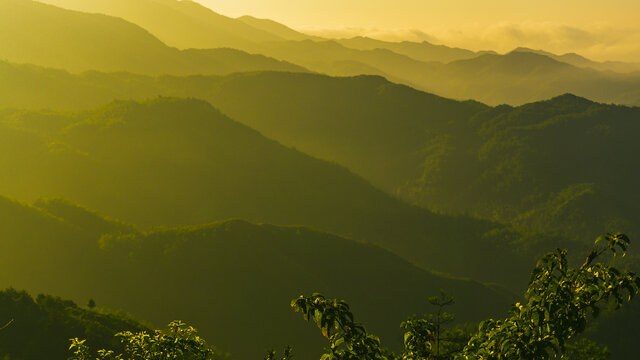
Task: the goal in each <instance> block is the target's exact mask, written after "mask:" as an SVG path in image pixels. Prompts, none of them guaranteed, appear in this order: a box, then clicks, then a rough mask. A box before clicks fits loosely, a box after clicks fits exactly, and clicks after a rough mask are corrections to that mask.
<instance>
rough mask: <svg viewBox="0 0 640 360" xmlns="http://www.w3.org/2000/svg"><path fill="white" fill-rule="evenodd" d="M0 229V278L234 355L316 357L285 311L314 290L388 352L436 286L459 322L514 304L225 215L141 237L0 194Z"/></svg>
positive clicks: (348, 244) (394, 259) (366, 250)
mask: <svg viewBox="0 0 640 360" xmlns="http://www.w3.org/2000/svg"><path fill="white" fill-rule="evenodd" d="M148 209H153V207H149V208H148ZM0 228H2V229H3V241H2V243H0V264H2V267H3V269H5V270H3V272H1V273H0V283H2V284H7V285H15V284H20V285H21V286H23V287H24V288H26V289H29V290H30V291H32V292H46V293H55V294H60V295H62V296H64V297H68V298H73V299H80V300H81V301H83V302H84V301H86V300H85V299H88V298H94V299H96V301H97V302H98V304H100V305H101V306H102V305H104V306H108V307H110V308H124V309H127V311H130V312H131V313H133V314H134V315H136V316H137V317H139V318H141V319H145V320H149V321H152V322H153V323H154V324H156V325H158V324H165V323H168V322H169V321H171V320H174V319H176V318H178V319H184V320H185V321H188V322H189V323H190V324H193V325H194V326H196V327H197V328H198V329H199V330H201V333H202V335H203V336H204V337H205V338H206V339H208V340H210V341H211V342H212V343H213V344H215V345H217V346H220V347H221V348H222V349H225V350H228V351H230V352H231V353H232V354H233V355H234V356H236V357H237V358H256V357H258V356H261V355H263V354H264V352H265V350H266V349H269V348H272V347H280V346H283V345H284V344H288V343H291V344H295V345H296V354H298V355H300V357H302V358H311V357H313V356H315V355H317V354H318V353H317V351H319V349H320V348H321V340H320V339H316V338H315V334H314V332H313V331H312V329H310V328H309V327H308V326H305V324H303V323H301V322H300V321H299V319H297V317H296V316H295V315H294V314H292V313H291V312H290V311H289V309H288V307H287V304H288V303H289V300H290V299H291V298H293V297H296V296H298V295H299V294H301V293H309V292H312V291H315V290H320V291H323V292H325V293H332V294H333V293H335V294H342V296H344V297H345V298H347V299H349V301H350V302H352V304H353V306H354V307H355V308H356V309H357V310H358V313H359V314H360V315H361V319H362V320H364V322H365V323H366V324H367V326H369V327H370V328H371V329H373V330H375V331H376V332H377V333H378V334H379V335H380V336H382V337H383V338H384V339H385V341H386V342H387V343H388V344H389V345H390V346H393V347H394V348H398V347H399V346H400V342H401V337H400V331H399V328H398V327H397V326H398V324H399V323H400V322H401V321H402V320H403V319H404V318H406V317H407V316H408V315H410V314H412V313H424V312H427V311H429V305H428V304H427V302H426V301H424V299H426V297H427V296H429V295H431V294H433V293H437V292H438V291H439V289H440V288H446V289H448V290H449V291H450V293H452V294H453V295H455V296H457V297H458V298H459V299H460V300H459V301H458V310H459V311H458V313H459V317H460V320H461V321H479V320H481V319H483V318H486V317H488V316H499V315H500V314H502V313H503V311H504V309H506V307H507V305H508V304H509V303H510V302H511V301H513V300H512V299H513V297H512V296H511V295H509V294H508V293H507V292H505V291H504V290H501V289H500V288H498V287H488V286H485V285H482V284H480V283H477V282H474V281H469V280H456V279H452V278H449V277H443V276H439V275H435V274H432V273H430V272H428V271H425V270H423V269H420V268H418V267H416V266H414V265H411V264H409V263H408V262H406V261H405V260H403V259H401V258H400V257H398V256H395V255H393V254H391V253H389V252H387V251H384V250H382V249H380V248H378V247H376V246H372V245H366V244H362V243H357V242H353V241H350V240H346V239H343V238H340V237H338V236H335V235H329V234H326V233H321V232H317V231H313V230H309V229H307V228H303V227H277V226H272V225H253V224H250V223H247V222H244V221H240V220H234V221H224V222H219V223H214V224H210V225H204V226H194V227H183V228H176V229H165V230H154V231H150V232H144V233H142V232H138V231H135V230H134V229H132V228H131V227H129V226H126V225H123V224H122V223H119V222H116V221H114V220H110V219H104V218H102V217H100V216H98V215H97V214H95V213H92V212H90V211H88V210H86V209H83V208H80V207H78V206H75V205H73V204H70V203H68V202H63V201H60V200H50V201H40V202H38V203H37V204H36V205H35V206H27V205H24V204H21V203H17V202H14V201H10V200H8V199H6V198H0ZM101 234H102V235H101ZM52 254H56V256H52ZM52 269H55V271H52ZM381 287H383V288H384V289H385V290H386V291H385V292H383V293H381V292H380V288H381ZM3 320H5V319H4V318H0V321H3ZM74 336H80V335H74ZM247 338H249V339H251V346H247V340H246V339H247Z"/></svg>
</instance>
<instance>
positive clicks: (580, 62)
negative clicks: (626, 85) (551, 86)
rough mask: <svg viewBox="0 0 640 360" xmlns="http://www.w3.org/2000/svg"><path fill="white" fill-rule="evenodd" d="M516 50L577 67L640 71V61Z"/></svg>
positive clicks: (623, 71) (524, 48)
mask: <svg viewBox="0 0 640 360" xmlns="http://www.w3.org/2000/svg"><path fill="white" fill-rule="evenodd" d="M513 51H515V52H530V53H534V54H540V55H544V56H547V57H550V58H552V59H554V60H557V61H561V62H565V63H567V64H571V65H573V66H577V67H583V68H592V69H595V70H602V71H615V72H621V73H630V72H634V71H640V63H625V62H619V61H605V62H598V61H593V60H590V59H587V58H585V57H584V56H581V55H578V54H576V53H568V54H563V55H556V54H553V53H550V52H548V51H544V50H534V49H530V48H526V47H519V48H516V49H515V50H513Z"/></svg>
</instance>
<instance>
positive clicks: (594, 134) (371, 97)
mask: <svg viewBox="0 0 640 360" xmlns="http://www.w3.org/2000/svg"><path fill="white" fill-rule="evenodd" d="M18 70H19V71H18ZM8 72H9V74H13V75H11V76H4V77H2V80H3V81H2V84H5V86H6V88H5V87H3V86H2V85H0V93H1V94H2V95H3V96H0V103H2V101H6V102H5V103H3V104H4V105H5V106H22V105H23V104H29V106H32V107H41V106H47V105H49V106H53V105H55V104H58V105H60V106H61V105H62V104H67V106H68V107H72V108H73V107H76V106H79V105H82V104H83V103H84V104H85V106H93V104H100V103H104V102H107V101H110V100H111V99H113V98H127V97H144V96H153V95H158V94H164V95H175V96H192V97H199V98H204V99H207V100H208V101H210V102H211V103H213V104H215V105H216V106H217V107H219V108H220V109H222V111H224V112H225V113H227V114H229V115H231V116H233V117H234V118H235V119H238V120H239V121H241V122H243V123H245V124H250V125H251V126H252V127H255V128H256V129H259V130H260V131H263V132H264V133H265V134H266V135H268V136H269V137H271V138H274V139H276V140H278V141H280V142H282V143H283V144H285V145H288V146H296V148H298V149H301V150H302V151H305V152H308V153H310V154H312V155H314V156H316V157H319V158H323V159H328V160H331V161H336V162H338V163H340V164H345V165H347V166H349V167H350V168H351V169H353V170H354V171H355V172H356V173H358V174H360V175H362V176H364V177H365V178H367V179H369V180H370V181H372V182H373V183H374V184H376V185H377V186H380V187H381V188H383V189H384V190H386V191H387V192H393V193H399V194H400V195H401V197H402V198H404V199H405V200H408V201H410V202H412V203H416V204H420V205H422V206H424V207H427V208H435V209H439V210H441V211H446V212H464V211H469V212H471V213H475V214H478V215H481V216H484V217H491V218H496V219H499V220H500V221H503V222H511V223H512V224H514V225H515V226H517V227H519V228H521V229H525V230H526V231H529V230H535V231H537V230H547V231H553V232H560V233H562V234H563V235H564V236H570V237H572V238H575V239H580V241H581V242H582V243H584V241H585V240H588V239H591V238H593V237H594V236H596V235H597V234H599V233H601V232H603V231H619V230H625V231H627V232H629V233H631V234H635V233H640V231H638V229H636V228H635V226H633V224H634V223H635V222H637V221H636V220H635V219H636V218H637V216H638V215H635V214H636V213H638V209H637V207H636V206H634V205H633V204H634V200H633V197H632V196H631V195H630V194H634V193H635V190H634V188H633V186H632V185H630V184H633V182H635V181H638V180H637V178H636V175H635V170H634V169H635V167H634V166H633V165H632V164H633V160H632V159H631V158H630V157H629V155H628V154H634V153H636V152H637V151H638V150H637V149H635V148H634V146H635V145H634V144H635V141H633V140H632V139H631V138H628V137H629V136H633V134H635V133H636V130H637V129H635V128H634V126H635V123H636V121H635V119H638V118H640V115H638V110H637V108H627V107H617V106H608V105H603V104H597V103H593V102H591V101H588V100H585V99H581V98H577V97H575V96H573V97H572V96H563V97H559V98H557V99H554V100H552V101H545V102H539V103H533V104H528V105H525V106H522V107H517V108H513V107H509V106H499V107H496V108H489V107H486V106H484V105H481V104H478V103H460V102H455V101H451V100H446V99H442V98H439V97H436V96H433V95H429V94H425V93H422V92H419V91H416V90H412V89H409V88H406V87H404V86H400V85H394V84H391V83H388V82H386V81H385V80H383V79H381V78H376V77H358V78H345V79H337V78H329V77H326V76H320V75H309V74H307V75H305V74H279V73H255V74H239V75H233V76H228V77H223V78H217V77H191V78H175V77H164V78H157V79H156V78H146V77H139V76H131V75H125V74H121V75H117V76H115V75H104V74H86V75H84V76H72V75H69V74H64V73H60V72H47V71H44V70H41V69H33V68H30V67H11V66H9V71H8ZM0 76H1V75H0ZM21 79H31V80H30V81H24V80H21ZM26 84H31V85H29V86H26ZM33 84H40V86H37V85H33ZM123 84H129V86H128V87H127V88H126V89H127V90H123V89H124V86H122V85H123ZM133 84H135V86H134V85H133ZM19 89H21V91H19ZM49 94H56V97H55V98H54V99H55V102H50V101H49V100H48V99H47V100H46V101H43V99H46V98H47V97H48V96H50V95H49ZM327 104H332V106H327ZM9 118H10V117H9ZM563 118H567V119H572V120H571V121H569V120H566V121H567V125H566V126H570V127H571V128H572V129H573V131H572V132H571V133H567V132H566V131H565V129H564V127H563V126H565V125H562V126H561V125H560V124H563V123H562V122H560V121H559V120H554V119H563ZM56 119H57V118H52V119H51V120H50V121H49V123H56V122H59V121H62V120H56ZM579 119H583V120H579ZM552 120H553V121H552ZM23 122H24V121H23ZM556 123H557V124H556ZM542 124H545V125H544V126H543V125H542ZM551 124H556V125H553V126H552V125H551ZM569 124H570V125H569ZM534 129H537V130H535V131H534ZM607 129H609V130H607ZM543 130H544V131H543ZM607 131H609V132H607ZM613 134H620V136H621V138H622V139H627V141H626V142H623V143H621V144H620V145H618V146H615V147H607V148H604V149H603V148H602V146H601V145H597V144H602V143H603V142H602V141H604V140H603V139H608V140H607V141H609V142H612V143H613V142H617V141H618V140H616V138H615V137H614V135H613ZM563 136H564V138H562V137H563ZM17 138H19V137H15V136H11V137H7V140H6V141H7V144H11V141H15V139H17ZM32 147H33V146H31V147H30V148H32ZM560 149H562V152H560V153H559V152H557V151H560ZM575 149H581V150H580V152H576V151H575ZM583 149H584V150H583ZM615 149H617V150H616V151H617V152H613V150H615ZM605 150H606V151H605ZM623 150H624V151H623ZM560 155H562V156H560ZM14 158H18V157H17V156H14ZM595 159H597V162H594V161H595ZM613 164H617V165H618V166H619V168H625V169H628V170H625V171H627V172H629V175H628V176H624V177H597V176H595V174H610V173H614V172H615V171H616V170H615V168H614V167H612V166H613ZM567 169H573V170H571V171H569V170H567ZM492 181H495V182H494V183H492ZM500 184H503V185H500ZM597 204H601V205H597ZM602 204H606V205H602ZM552 214H555V215H552ZM544 249H545V248H544V246H542V248H541V249H540V251H544Z"/></svg>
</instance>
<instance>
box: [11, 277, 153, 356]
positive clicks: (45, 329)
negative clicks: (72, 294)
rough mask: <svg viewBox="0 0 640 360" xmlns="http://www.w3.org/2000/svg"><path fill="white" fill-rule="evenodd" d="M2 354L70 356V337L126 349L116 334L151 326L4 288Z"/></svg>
mask: <svg viewBox="0 0 640 360" xmlns="http://www.w3.org/2000/svg"><path fill="white" fill-rule="evenodd" d="M8 321H11V322H10V323H9V324H8V325H7V326H6V327H5V328H3V329H2V330H0V354H1V356H2V357H3V359H13V360H39V359H59V360H62V359H66V358H68V357H69V351H68V348H69V339H70V338H74V337H79V338H82V339H86V344H87V345H88V346H91V347H93V348H110V349H115V350H119V351H122V350H123V349H122V347H121V346H120V342H119V341H118V340H117V339H115V338H114V335H115V334H116V333H117V332H120V331H125V330H129V331H142V330H147V327H146V326H144V325H142V324H140V323H139V322H137V321H135V320H133V319H131V318H130V317H128V316H126V315H123V314H116V313H110V312H108V311H106V310H103V309H95V308H94V309H88V308H83V307H80V306H78V305H76V304H75V303H74V302H73V301H70V300H63V299H60V298H57V297H53V296H49V295H38V296H37V297H36V298H35V299H34V298H32V297H31V296H30V295H29V294H27V293H26V292H24V291H16V290H13V289H8V290H4V291H0V322H2V324H3V325H4V324H5V323H7V322H8Z"/></svg>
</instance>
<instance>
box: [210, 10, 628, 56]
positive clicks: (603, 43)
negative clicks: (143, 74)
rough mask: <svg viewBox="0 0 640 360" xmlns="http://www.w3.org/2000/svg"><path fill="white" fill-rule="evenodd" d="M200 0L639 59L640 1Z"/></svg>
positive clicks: (333, 24) (403, 33)
mask: <svg viewBox="0 0 640 360" xmlns="http://www.w3.org/2000/svg"><path fill="white" fill-rule="evenodd" d="M198 1H199V2H201V3H202V4H204V5H207V6H209V7H210V8H212V9H213V10H215V11H217V12H219V13H222V14H224V15H228V16H233V17H237V16H240V15H253V16H256V17H262V18H269V19H273V20H277V21H279V22H282V23H284V24H287V25H289V26H291V27H294V28H297V29H301V30H312V31H315V32H316V33H321V34H331V35H343V36H352V35H357V34H369V35H375V36H377V37H379V38H385V39H390V40H391V39H402V38H405V39H409V40H418V39H425V40H431V41H434V42H439V43H444V44H446V45H455V46H462V47H467V48H471V49H474V50H479V49H494V50H498V51H507V50H510V49H512V48H513V47H516V46H530V47H536V48H544V49H547V50H550V51H554V52H569V51H575V52H580V53H583V54H585V55H588V56H590V57H593V58H596V59H600V60H604V59H622V60H627V61H639V62H640V24H638V23H640V0H609V1H603V0H536V1H533V0H527V1H523V0H438V1H435V0H198ZM326 30H331V32H327V31H326ZM416 30H418V31H416Z"/></svg>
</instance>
